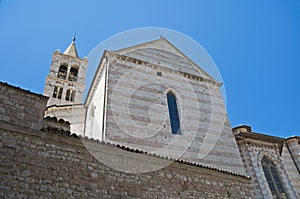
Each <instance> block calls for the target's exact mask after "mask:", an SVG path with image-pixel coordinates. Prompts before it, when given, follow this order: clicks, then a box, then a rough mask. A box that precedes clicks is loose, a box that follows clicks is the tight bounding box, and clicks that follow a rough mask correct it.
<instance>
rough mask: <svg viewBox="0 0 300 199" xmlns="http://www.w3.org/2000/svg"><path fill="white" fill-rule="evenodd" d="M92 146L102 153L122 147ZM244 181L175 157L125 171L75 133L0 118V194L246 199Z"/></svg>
mask: <svg viewBox="0 0 300 199" xmlns="http://www.w3.org/2000/svg"><path fill="white" fill-rule="evenodd" d="M85 142H93V143H94V144H97V143H96V142H95V141H92V140H91V141H85ZM98 145H99V146H100V145H101V146H102V148H101V150H103V153H105V151H115V152H116V153H118V152H119V151H120V150H121V151H124V150H123V149H121V148H118V147H114V146H111V145H108V144H103V143H98ZM131 153H135V152H131ZM139 155H140V156H145V159H149V156H150V155H147V154H139ZM151 158H156V159H157V160H160V159H162V158H158V157H151ZM249 183H250V180H249V179H247V178H245V177H241V176H237V175H234V174H228V173H223V172H220V171H217V170H212V169H207V168H202V167H200V166H194V165H189V164H186V163H180V162H174V163H172V164H171V165H169V166H167V167H165V168H162V169H160V170H157V171H153V172H148V173H140V174H128V173H124V172H121V171H117V170H114V169H112V168H110V167H108V166H105V165H104V164H102V163H101V162H99V161H98V160H97V159H96V158H95V157H93V156H92V155H91V154H90V153H89V152H88V150H87V149H86V148H85V147H84V144H83V143H82V139H80V138H79V137H76V136H70V135H66V134H63V133H55V132H49V131H34V130H31V129H26V128H23V127H17V126H13V125H11V124H8V123H4V122H0V198H251V195H250V192H249Z"/></svg>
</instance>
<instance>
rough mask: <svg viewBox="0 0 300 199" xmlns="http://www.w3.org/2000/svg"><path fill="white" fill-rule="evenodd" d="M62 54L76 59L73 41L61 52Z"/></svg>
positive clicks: (76, 54)
mask: <svg viewBox="0 0 300 199" xmlns="http://www.w3.org/2000/svg"><path fill="white" fill-rule="evenodd" d="M63 54H65V55H70V56H72V57H78V53H77V50H76V46H75V41H74V39H73V41H72V42H71V44H70V45H69V46H68V48H67V49H66V50H65V51H64V52H63Z"/></svg>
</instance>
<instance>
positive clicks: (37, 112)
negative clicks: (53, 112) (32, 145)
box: [0, 82, 48, 130]
mask: <svg viewBox="0 0 300 199" xmlns="http://www.w3.org/2000/svg"><path fill="white" fill-rule="evenodd" d="M47 100H48V98H47V97H45V96H42V95H38V94H35V93H31V92H30V91H25V90H22V89H20V88H16V87H14V86H11V85H8V84H5V83H2V82H0V121H5V122H8V123H11V124H15V125H18V126H23V127H26V128H33V129H35V130H40V129H41V128H43V116H44V111H45V109H46V103H47Z"/></svg>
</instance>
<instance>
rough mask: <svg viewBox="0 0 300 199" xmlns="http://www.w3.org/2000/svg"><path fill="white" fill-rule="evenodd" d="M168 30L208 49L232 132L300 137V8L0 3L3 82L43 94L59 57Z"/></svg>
mask: <svg viewBox="0 0 300 199" xmlns="http://www.w3.org/2000/svg"><path fill="white" fill-rule="evenodd" d="M142 27H162V28H168V29H173V30H176V31H179V32H181V33H183V34H186V35H187V36H189V37H191V38H193V39H194V40H195V41H197V42H198V43H199V44H201V45H202V46H203V47H204V48H205V50H206V51H207V52H208V53H209V55H210V56H211V57H212V59H213V60H214V62H215V63H216V65H217V66H218V69H219V71H220V73H221V75H222V78H223V81H224V84H225V87H226V97H227V112H228V115H229V118H230V121H231V124H232V126H237V125H239V124H247V125H250V126H252V129H253V130H254V131H256V132H261V133H267V134H271V135H277V136H282V137H288V136H291V135H299V134H300V125H299V124H300V117H299V113H300V105H299V101H300V94H299V86H300V79H299V76H300V1H298V0H263V1H262V0H252V1H241V0H227V1H224V0H209V1H208V0H207V1H202V0H194V1H193V0H187V1H176V0H164V1H161V0H151V1H150V0H147V1H146V0H144V1H141V0H126V1H122V0H119V1H96V0H95V1H92V0H90V1H74V0H73V1H71V0H70V1H63V0H60V1H58V0H51V1H50V0H48V1H46V0H45V1H38V0H35V1H34V0H28V1H15V0H0V28H1V29H0V54H1V59H0V65H1V69H2V70H1V73H0V81H3V82H8V83H10V84H12V85H15V86H20V87H22V88H24V89H28V90H31V91H33V92H37V93H43V87H44V82H45V77H46V76H47V74H48V72H49V66H50V62H51V56H52V53H53V52H54V51H55V50H56V49H60V50H61V51H62V50H64V49H65V48H66V47H67V46H68V45H69V43H70V42H71V40H72V37H73V34H74V32H77V41H76V45H77V50H78V51H79V55H80V56H81V57H84V56H88V54H89V53H90V52H91V51H92V49H93V48H94V47H96V46H97V45H98V44H99V43H101V42H102V41H104V40H105V39H107V38H109V37H111V36H112V35H114V34H117V33H119V32H122V31H126V30H130V29H134V28H142Z"/></svg>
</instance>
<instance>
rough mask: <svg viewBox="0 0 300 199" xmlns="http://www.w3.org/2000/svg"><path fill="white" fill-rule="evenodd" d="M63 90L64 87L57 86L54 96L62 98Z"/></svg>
mask: <svg viewBox="0 0 300 199" xmlns="http://www.w3.org/2000/svg"><path fill="white" fill-rule="evenodd" d="M62 92H63V88H61V87H57V86H55V87H54V90H53V94H52V97H53V98H57V99H61V96H62Z"/></svg>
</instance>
